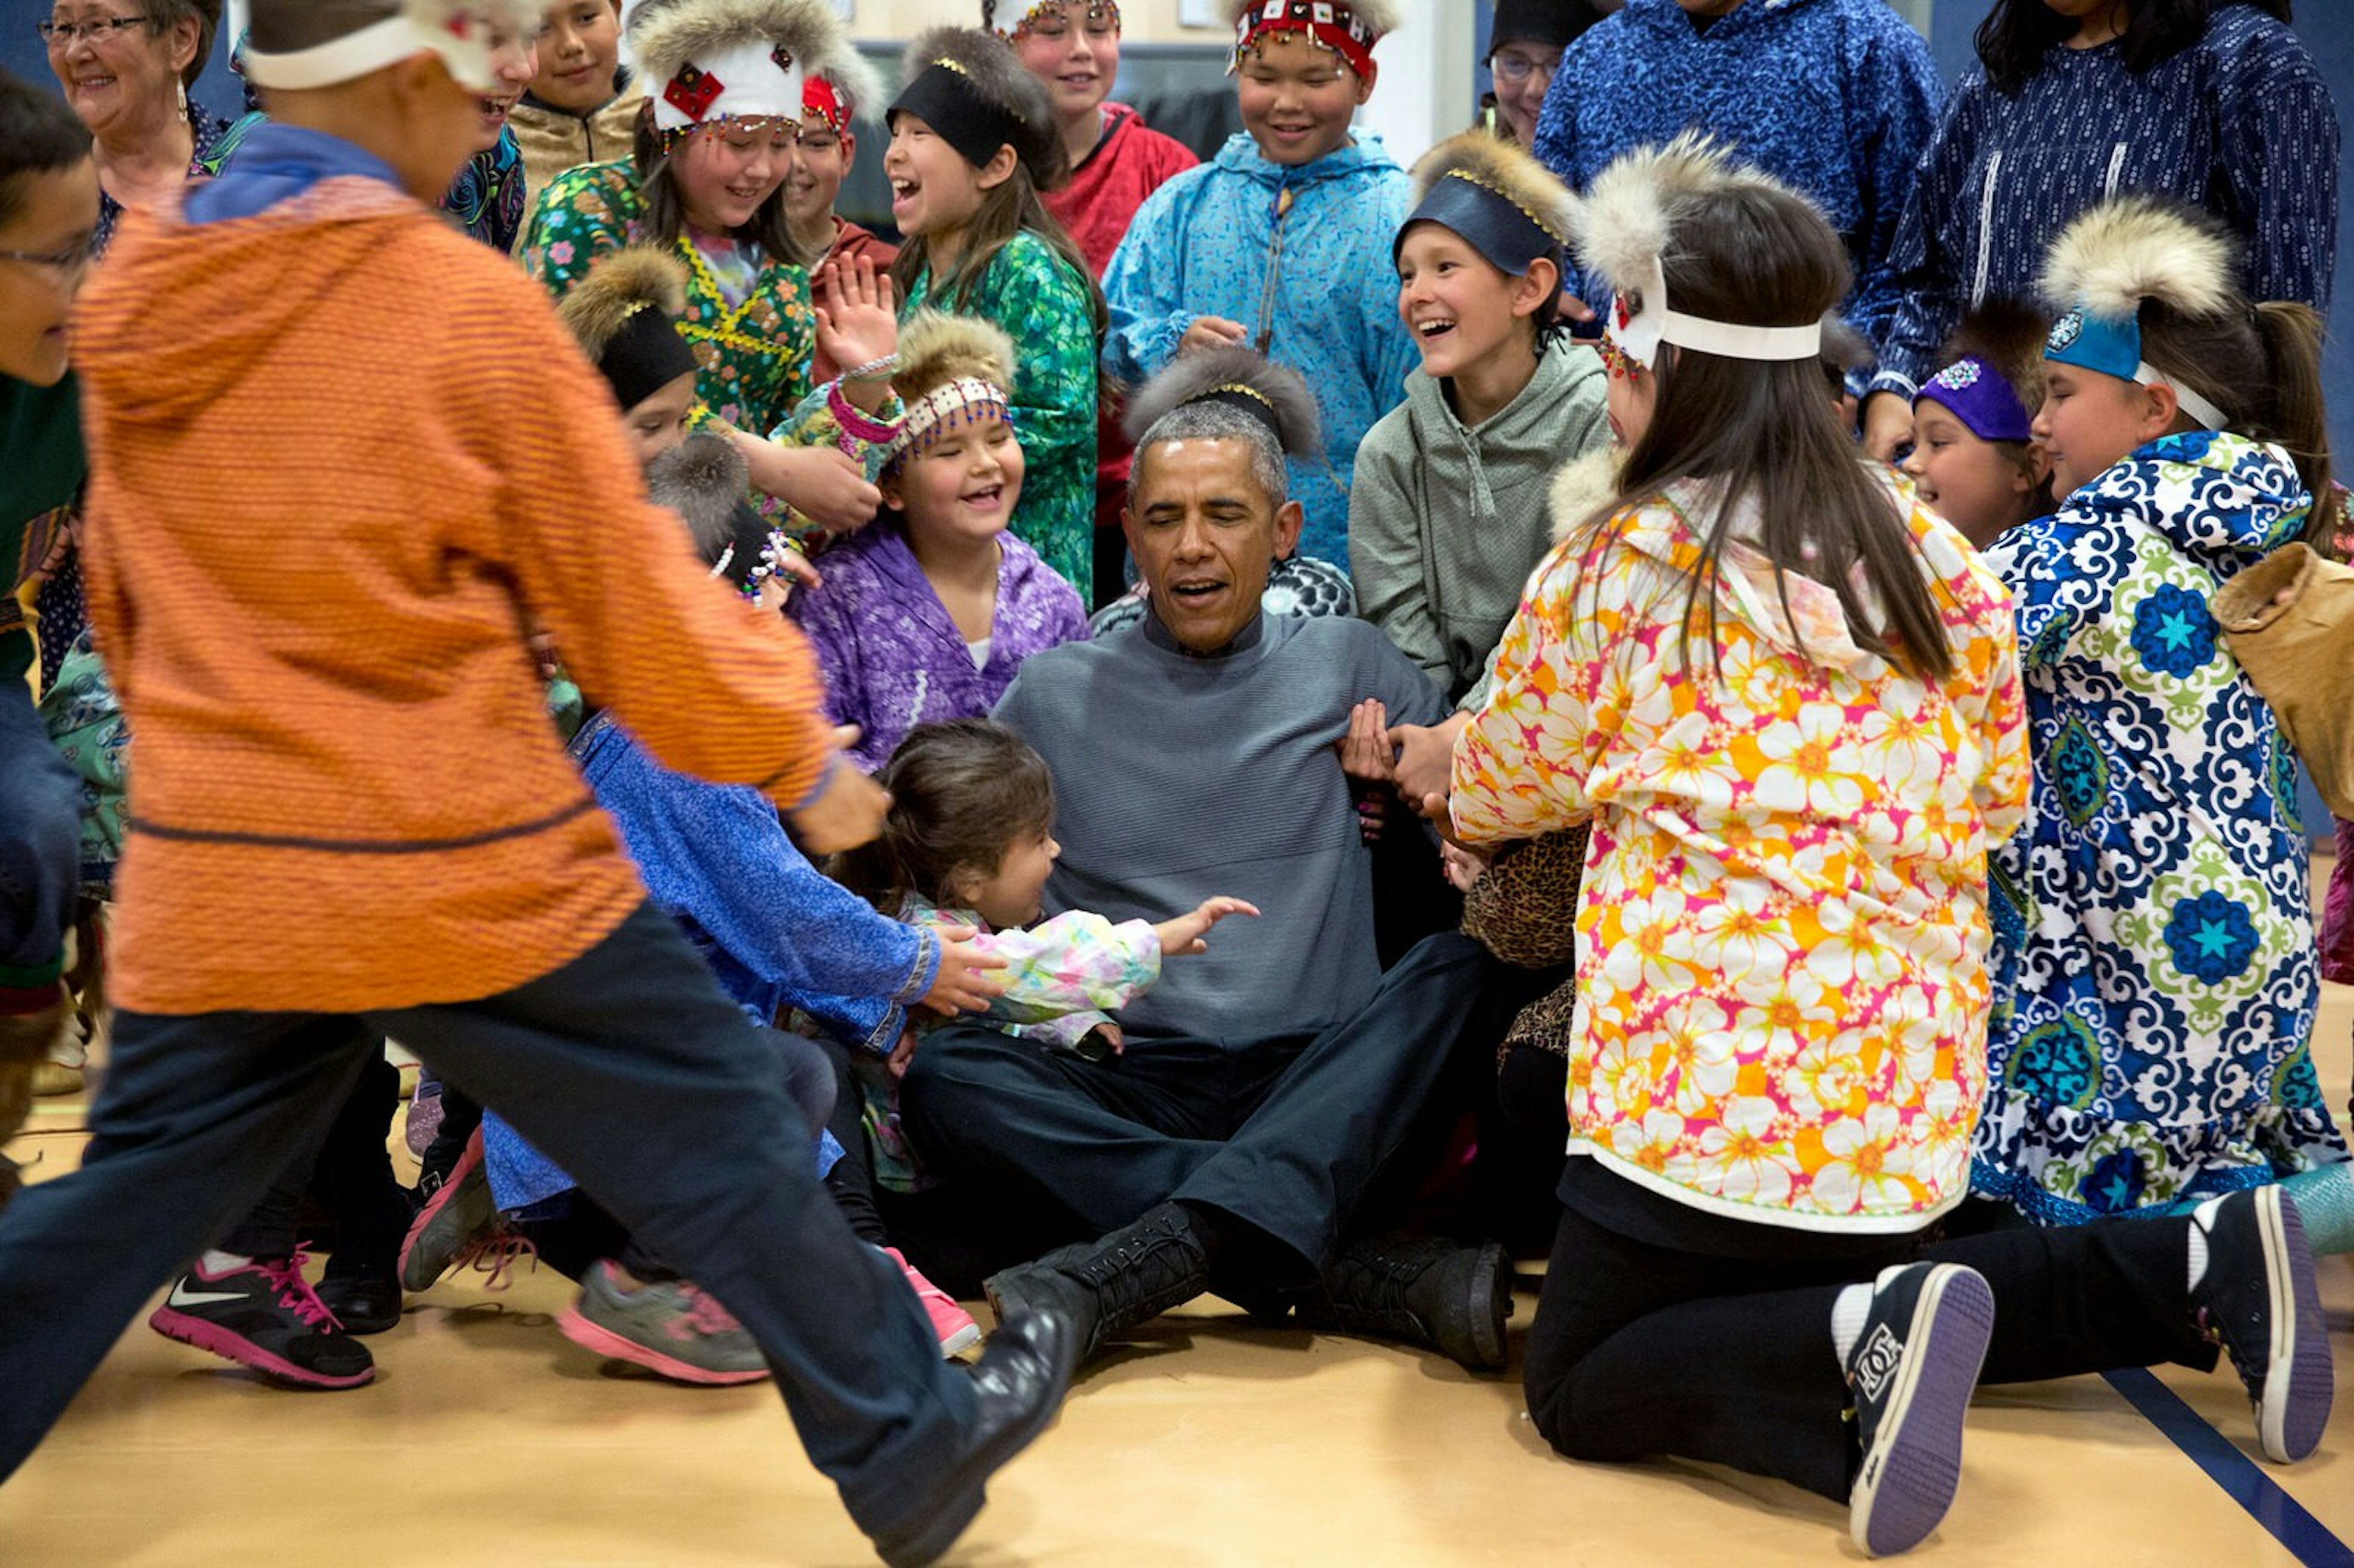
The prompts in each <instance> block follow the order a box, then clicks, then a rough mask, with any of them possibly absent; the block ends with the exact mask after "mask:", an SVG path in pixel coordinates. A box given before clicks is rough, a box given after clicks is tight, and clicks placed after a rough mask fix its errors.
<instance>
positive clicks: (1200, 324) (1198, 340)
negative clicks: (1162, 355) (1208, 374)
mask: <svg viewBox="0 0 2354 1568" xmlns="http://www.w3.org/2000/svg"><path fill="white" fill-rule="evenodd" d="M1249 335H1250V329H1249V328H1248V327H1246V326H1245V325H1243V323H1240V322H1230V321H1228V320H1226V318H1225V317H1224V316H1195V317H1194V318H1193V322H1192V323H1191V324H1190V325H1188V326H1187V327H1186V328H1185V335H1184V336H1183V337H1181V338H1179V339H1178V340H1177V352H1178V353H1180V354H1191V353H1193V351H1194V350H1196V349H1203V348H1232V347H1233V346H1234V345H1235V344H1238V343H1240V342H1242V341H1243V340H1244V339H1245V338H1246V337H1248V336H1249Z"/></svg>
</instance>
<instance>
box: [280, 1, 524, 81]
mask: <svg viewBox="0 0 2354 1568" xmlns="http://www.w3.org/2000/svg"><path fill="white" fill-rule="evenodd" d="M437 24H438V25H437ZM490 29H491V23H490V18H489V17H488V16H485V15H484V14H483V13H482V12H481V11H478V10H474V9H472V8H470V7H468V6H466V5H450V4H447V0H443V3H441V4H435V3H434V0H421V3H420V0H409V3H408V5H405V6H404V7H403V8H402V10H401V12H400V14H399V15H398V16H387V17H386V18H385V19H384V20H383V21H381V22H372V23H370V24H369V25H368V26H365V27H362V28H361V29H360V30H359V31H358V32H356V33H345V35H344V36H343V37H340V38H330V39H328V40H327V41H326V42H325V43H323V44H313V45H312V46H311V47H310V48H307V49H290V50H288V51H286V52H285V53H283V54H270V53H267V52H264V51H262V50H260V49H256V48H252V47H251V46H250V45H249V46H248V47H247V48H246V51H245V55H244V67H245V76H246V79H248V80H249V81H251V82H252V83H253V84H254V85H255V86H256V87H268V88H276V89H280V90H284V91H288V92H299V91H302V90H305V89H309V88H314V87H336V86H340V85H341V84H343V83H344V82H347V81H356V80H358V79H360V78H361V77H364V76H367V75H369V74H371V73H373V72H376V71H380V70H382V69H385V68H386V67H387V66H396V65H398V64H399V63H400V62H401V61H403V60H405V59H408V58H409V57H410V56H412V55H420V54H435V55H439V56H440V57H441V61H442V63H443V64H444V65H446V66H448V67H449V68H450V75H451V78H453V79H455V80H456V81H457V82H458V83H459V84H460V85H461V86H463V87H470V88H474V89H477V90H482V89H488V88H489V87H491V86H493V82H492V79H491V39H490Z"/></svg>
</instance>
